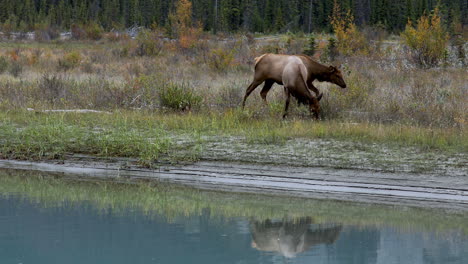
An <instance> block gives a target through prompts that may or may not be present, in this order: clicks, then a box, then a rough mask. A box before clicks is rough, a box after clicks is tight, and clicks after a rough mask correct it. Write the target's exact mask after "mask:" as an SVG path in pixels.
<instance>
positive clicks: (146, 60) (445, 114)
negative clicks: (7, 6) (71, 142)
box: [0, 35, 468, 129]
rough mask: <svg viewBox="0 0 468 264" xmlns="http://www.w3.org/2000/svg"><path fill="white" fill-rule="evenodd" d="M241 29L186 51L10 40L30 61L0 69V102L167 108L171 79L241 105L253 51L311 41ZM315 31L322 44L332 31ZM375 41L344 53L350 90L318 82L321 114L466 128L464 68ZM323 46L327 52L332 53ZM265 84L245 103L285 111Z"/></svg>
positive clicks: (294, 49)
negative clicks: (264, 91) (436, 64)
mask: <svg viewBox="0 0 468 264" xmlns="http://www.w3.org/2000/svg"><path fill="white" fill-rule="evenodd" d="M234 37H235V38H232V39H225V40H222V41H217V40H215V39H213V37H209V36H208V37H207V36H204V37H203V38H202V40H200V41H198V42H196V43H195V44H194V45H192V46H191V47H190V48H185V49H183V50H180V48H179V47H178V46H177V45H176V44H175V43H174V42H172V41H171V40H164V39H158V40H157V41H159V42H158V47H161V49H162V51H161V52H156V53H149V54H142V53H141V52H140V51H141V45H140V44H141V42H142V40H138V39H137V40H131V39H122V40H119V41H117V42H115V41H113V42H110V41H107V40H101V41H99V42H79V41H66V42H54V43H48V44H47V43H3V44H2V46H3V48H2V50H1V51H0V56H2V57H4V58H5V59H6V61H7V62H8V64H9V65H20V67H21V68H22V70H21V71H20V72H18V73H16V74H12V73H10V72H9V71H5V72H4V73H2V74H0V108H2V109H24V108H27V107H30V108H35V109H44V108H92V109H121V108H125V109H135V108H136V109H150V110H153V109H161V108H165V107H166V106H165V105H164V103H162V102H164V100H161V94H162V92H161V91H163V90H164V89H163V88H164V86H165V85H166V84H167V83H171V84H174V85H176V86H177V85H179V86H180V87H176V88H177V89H186V90H187V89H188V90H189V91H190V92H189V93H185V94H190V95H191V96H195V97H201V98H202V102H201V103H199V104H198V107H195V108H193V107H192V108H191V109H190V110H192V111H193V110H196V111H201V112H206V111H207V112H210V111H226V110H228V109H231V108H235V107H238V105H239V103H240V101H241V99H242V96H243V93H244V91H245V88H246V87H247V86H248V84H249V83H250V81H251V79H252V72H253V70H252V68H253V65H252V61H253V58H254V57H255V56H258V55H259V54H262V53H263V52H265V51H271V49H275V51H278V52H284V53H300V52H302V51H303V50H302V49H301V47H302V46H304V45H299V44H300V43H307V42H306V41H307V36H290V35H288V36H285V37H280V38H274V39H261V38H260V39H257V40H255V39H252V38H248V37H245V36H234ZM151 38H156V39H157V37H155V36H154V35H151ZM317 39H318V40H317V41H318V42H319V43H321V44H323V39H326V36H318V37H317ZM144 41H146V40H144ZM155 41H156V40H155ZM303 48H305V46H304V47H303ZM324 48H326V45H319V49H318V51H317V54H318V55H321V54H325V55H326V52H325V51H324V50H323V49H324ZM370 50H371V53H370V54H369V55H366V56H359V57H341V58H339V61H337V62H339V63H341V64H342V65H343V67H344V69H343V72H344V75H345V79H346V81H347V83H348V87H349V88H348V89H346V90H341V89H340V88H338V87H337V86H334V85H330V84H326V83H317V86H318V87H319V89H320V90H323V91H325V93H326V95H325V97H324V100H323V101H322V108H323V118H325V119H333V120H346V121H348V122H377V123H397V124H405V125H416V126H425V127H442V128H449V127H450V128H452V127H456V128H461V129H464V127H465V125H466V122H467V120H468V119H467V118H468V117H467V112H466V99H465V98H466V97H467V91H468V82H467V79H466V69H465V68H463V67H444V68H437V69H417V68H416V67H414V66H413V65H411V64H410V63H409V60H408V59H407V58H406V57H405V56H406V53H405V51H404V49H402V47H401V45H400V44H399V43H398V42H395V43H390V44H388V43H386V44H385V45H382V44H381V43H380V44H378V45H376V47H374V48H371V49H370ZM317 54H316V55H317ZM325 55H323V56H321V57H322V60H326V59H327V58H326V57H325ZM214 57H216V60H214ZM316 57H317V56H316ZM334 64H336V63H334ZM16 67H18V66H16ZM15 75H16V76H15ZM259 91H260V88H259V89H258V92H259ZM258 92H254V95H253V96H251V97H250V98H249V100H248V101H247V104H248V110H247V111H254V112H257V111H260V114H259V115H258V116H261V115H268V113H270V114H271V115H277V116H278V118H280V112H281V111H282V108H283V106H282V105H283V100H284V99H283V95H282V93H281V89H278V87H276V88H274V89H273V90H272V92H271V93H270V94H269V96H268V98H269V101H270V103H271V105H270V107H269V108H265V107H263V106H262V104H261V102H260V101H261V100H259V96H258ZM181 100H185V98H181ZM176 103H177V102H176ZM180 109H182V110H187V108H185V107H180ZM305 112H306V111H305V110H304V109H298V108H296V109H295V112H293V113H292V114H293V115H296V116H301V117H302V116H303V117H304V118H308V116H307V115H306V114H305Z"/></svg>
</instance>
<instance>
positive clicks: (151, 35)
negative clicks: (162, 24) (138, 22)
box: [135, 29, 164, 56]
mask: <svg viewBox="0 0 468 264" xmlns="http://www.w3.org/2000/svg"><path fill="white" fill-rule="evenodd" d="M136 41H137V43H138V46H137V48H136V50H135V54H136V55H137V56H157V55H159V54H160V53H161V51H162V48H163V47H164V43H163V41H162V39H161V36H160V35H159V33H158V32H155V31H151V30H147V29H145V30H141V31H140V32H139V33H138V36H137V37H136Z"/></svg>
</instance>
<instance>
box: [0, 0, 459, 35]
mask: <svg viewBox="0 0 468 264" xmlns="http://www.w3.org/2000/svg"><path fill="white" fill-rule="evenodd" d="M178 1H181V0H21V1H18V0H0V23H1V24H2V25H3V26H4V27H5V25H6V26H8V27H9V28H10V29H13V30H19V31H22V30H24V31H26V30H33V29H34V28H36V27H38V25H45V24H46V25H49V26H53V27H57V28H60V29H68V28H70V26H71V25H72V24H87V23H90V22H93V23H97V24H99V25H100V26H102V27H103V28H104V29H106V30H110V29H121V28H126V27H131V26H146V27H149V26H152V25H153V26H158V27H168V26H170V25H169V24H170V23H171V19H170V15H171V13H173V12H174V9H175V6H176V3H177V2H178ZM184 1H188V0H184ZM190 2H191V3H192V14H191V17H192V21H197V22H198V23H199V25H200V26H201V27H202V28H203V29H204V30H206V31H213V32H219V31H223V32H237V31H248V32H264V33H276V32H286V31H292V32H298V31H302V32H312V31H330V30H331V27H330V23H329V22H330V16H331V14H332V10H333V2H334V0H191V1H190ZM338 2H339V4H340V5H341V7H342V8H343V9H345V10H350V12H351V13H352V14H353V15H354V18H355V22H356V24H357V25H368V26H376V27H380V28H383V29H386V30H388V31H393V32H399V31H401V30H403V29H404V28H405V25H406V24H407V21H408V19H411V20H413V21H415V20H416V19H417V18H419V17H420V16H421V15H423V14H425V13H429V12H430V11H431V10H433V9H434V8H435V7H436V6H438V7H439V8H440V10H441V14H442V17H443V18H444V21H445V22H446V23H447V24H453V23H458V24H461V25H466V24H468V6H467V5H468V4H467V2H468V1H466V0H399V1H393V0H338Z"/></svg>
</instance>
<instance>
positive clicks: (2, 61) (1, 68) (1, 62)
mask: <svg viewBox="0 0 468 264" xmlns="http://www.w3.org/2000/svg"><path fill="white" fill-rule="evenodd" d="M7 69H8V60H7V59H6V58H5V57H3V56H0V74H1V73H4V72H5V71H6V70H7Z"/></svg>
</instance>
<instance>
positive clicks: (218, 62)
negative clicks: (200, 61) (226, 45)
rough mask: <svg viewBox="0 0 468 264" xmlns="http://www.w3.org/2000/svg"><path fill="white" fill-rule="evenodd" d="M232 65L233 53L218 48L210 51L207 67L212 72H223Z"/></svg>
mask: <svg viewBox="0 0 468 264" xmlns="http://www.w3.org/2000/svg"><path fill="white" fill-rule="evenodd" d="M233 63H234V51H233V50H231V51H227V50H225V49H222V48H219V49H214V50H212V51H211V56H210V61H209V64H208V65H209V66H210V68H212V69H213V70H217V71H225V70H227V69H228V68H229V67H230V66H231V65H232V64H233Z"/></svg>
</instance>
